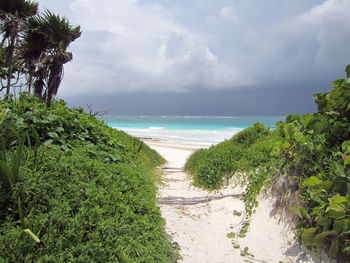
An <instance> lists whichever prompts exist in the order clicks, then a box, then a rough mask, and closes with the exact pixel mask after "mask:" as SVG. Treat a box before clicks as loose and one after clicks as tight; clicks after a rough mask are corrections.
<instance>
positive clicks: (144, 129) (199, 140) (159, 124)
mask: <svg viewBox="0 0 350 263" xmlns="http://www.w3.org/2000/svg"><path fill="white" fill-rule="evenodd" d="M100 119H101V120H103V121H104V122H105V123H106V124H107V125H109V126H110V127H113V128H116V129H119V130H123V131H125V132H127V133H128V134H130V135H132V136H136V137H139V138H149V139H154V140H160V141H162V142H164V143H168V144H179V145H192V146H210V145H213V144H217V143H220V142H222V141H224V140H226V139H230V138H231V137H232V136H233V135H235V134H236V133H238V132H240V131H242V130H243V129H245V128H248V127H251V126H253V125H254V123H256V122H261V123H264V124H265V126H267V127H270V128H272V129H273V128H275V125H276V122H278V121H284V120H285V117H282V116H261V117H259V116H255V117H247V116H232V117H227V116H222V117H220V116H215V117H214V116H103V117H100Z"/></svg>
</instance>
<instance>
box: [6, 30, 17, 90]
mask: <svg viewBox="0 0 350 263" xmlns="http://www.w3.org/2000/svg"><path fill="white" fill-rule="evenodd" d="M15 41H16V34H13V35H12V36H11V39H10V44H9V53H8V61H7V66H8V70H7V87H6V95H7V96H8V95H10V90H11V79H12V72H13V55H14V53H15Z"/></svg>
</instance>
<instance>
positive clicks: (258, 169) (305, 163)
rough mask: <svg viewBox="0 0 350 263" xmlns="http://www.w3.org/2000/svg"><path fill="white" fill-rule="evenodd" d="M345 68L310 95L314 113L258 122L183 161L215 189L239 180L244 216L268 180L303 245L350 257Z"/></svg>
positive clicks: (349, 111) (349, 106)
mask: <svg viewBox="0 0 350 263" xmlns="http://www.w3.org/2000/svg"><path fill="white" fill-rule="evenodd" d="M346 75H347V79H338V80H336V81H335V82H334V83H333V84H332V87H333V89H332V90H330V91H329V92H327V93H318V94H315V95H314V98H315V100H316V104H317V106H318V112H317V113H314V114H306V115H303V116H300V115H288V116H287V118H286V121H285V122H279V123H278V124H277V126H278V128H277V130H275V131H268V130H267V129H266V128H264V127H263V126H262V125H261V124H256V125H255V126H254V127H252V128H248V129H246V130H244V131H243V132H241V133H239V134H237V135H236V136H234V137H233V138H232V139H231V140H229V141H225V142H223V143H221V144H219V145H217V146H214V147H211V148H210V149H208V150H200V151H198V152H196V153H194V154H193V155H192V156H191V157H190V158H189V160H188V163H187V164H186V168H187V170H188V171H190V172H192V174H193V177H194V181H195V183H196V184H197V185H199V186H202V187H204V188H208V189H216V188H218V187H219V186H220V185H221V184H222V183H223V181H224V178H230V177H232V176H233V175H235V176H237V180H239V181H240V182H244V183H245V185H246V190H245V192H244V196H243V200H244V202H245V204H246V215H247V218H249V216H250V215H251V214H252V212H253V209H254V206H255V205H257V201H256V198H257V196H258V194H259V193H260V191H261V189H263V187H265V189H266V188H267V187H268V186H270V185H271V182H273V187H271V189H273V191H274V192H275V194H276V192H277V194H278V200H279V202H278V204H279V206H280V207H279V208H282V210H284V211H285V212H287V210H289V211H292V212H294V213H295V214H296V215H297V216H298V218H299V220H298V226H297V232H298V234H299V236H300V238H301V239H302V241H303V242H304V244H306V245H307V246H308V247H309V248H311V249H316V250H317V249H323V250H325V251H327V252H328V254H329V255H330V256H331V257H333V258H336V259H337V260H338V262H349V261H350V252H349V251H350V169H349V168H350V66H347V68H346ZM236 172H242V173H239V174H237V173H236ZM276 189H277V190H276ZM244 224H247V223H246V221H245V223H244Z"/></svg>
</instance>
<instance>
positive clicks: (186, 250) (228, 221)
mask: <svg viewBox="0 0 350 263" xmlns="http://www.w3.org/2000/svg"><path fill="white" fill-rule="evenodd" d="M146 143H147V144H148V145H149V146H150V147H151V148H153V149H155V150H156V151H158V153H160V154H161V155H162V156H163V157H164V158H165V159H166V160H167V161H168V163H167V164H166V165H165V166H163V167H162V169H163V171H164V175H163V178H162V180H163V182H164V183H163V185H161V186H159V193H158V200H159V207H160V209H161V213H162V215H163V217H164V218H165V219H166V231H167V233H168V234H169V235H170V236H171V237H172V239H173V241H175V242H177V243H178V244H179V246H180V248H181V255H182V257H183V259H182V261H181V262H184V263H187V262H191V263H194V262H201V263H202V262H203V263H204V262H210V263H222V262H225V263H226V262H227V263H228V262H234V263H236V262H237V263H240V262H269V263H270V262H271V263H272V262H276V263H278V262H284V263H286V262H304V263H305V262H328V261H322V260H321V261H320V259H317V258H315V257H313V256H311V255H310V254H309V253H306V252H304V251H302V250H301V249H300V248H299V246H298V245H297V244H296V243H295V242H293V234H292V233H291V232H289V231H287V230H286V227H285V226H284V225H283V224H279V218H277V217H275V216H273V214H272V211H273V208H272V205H271V201H270V200H261V201H260V206H259V207H258V209H257V212H256V214H255V215H254V217H253V219H252V221H251V227H250V230H249V232H248V233H247V236H246V238H244V239H239V244H240V246H241V248H244V247H248V248H249V251H250V253H252V254H253V255H254V258H249V257H248V258H247V257H242V256H240V252H241V251H240V249H234V248H233V245H232V240H233V239H230V238H228V237H227V234H228V233H230V232H237V231H238V229H239V223H240V221H241V219H242V218H241V217H238V216H235V215H233V211H234V210H238V211H243V210H244V205H243V203H242V201H241V200H240V199H239V197H238V198H237V197H230V196H229V197H224V198H221V199H216V200H211V201H207V202H205V200H204V201H203V198H207V197H208V196H210V197H213V196H214V197H215V198H218V197H220V195H236V194H240V192H241V191H240V190H239V189H237V188H233V187H232V186H229V187H227V188H225V189H223V190H221V191H220V192H217V193H209V192H208V191H204V190H201V189H199V188H196V187H193V186H192V185H191V182H192V181H191V178H190V177H189V176H188V175H187V174H185V173H184V172H183V167H184V164H185V162H186V159H187V158H188V157H189V155H190V154H191V153H192V152H193V151H194V149H193V148H186V147H174V146H169V145H162V144H159V143H154V142H146ZM179 200H180V201H182V202H183V201H185V202H187V203H188V201H190V202H189V203H193V202H196V201H201V203H198V204H179V202H178V201H179Z"/></svg>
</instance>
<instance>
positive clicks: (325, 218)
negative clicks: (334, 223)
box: [318, 216, 331, 226]
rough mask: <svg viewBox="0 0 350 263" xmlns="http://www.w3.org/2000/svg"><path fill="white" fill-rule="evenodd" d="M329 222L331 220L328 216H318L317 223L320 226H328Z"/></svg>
mask: <svg viewBox="0 0 350 263" xmlns="http://www.w3.org/2000/svg"><path fill="white" fill-rule="evenodd" d="M330 223H331V220H330V219H329V217H328V216H320V217H319V218H318V224H319V225H321V226H329V225H330Z"/></svg>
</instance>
